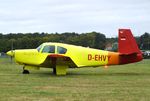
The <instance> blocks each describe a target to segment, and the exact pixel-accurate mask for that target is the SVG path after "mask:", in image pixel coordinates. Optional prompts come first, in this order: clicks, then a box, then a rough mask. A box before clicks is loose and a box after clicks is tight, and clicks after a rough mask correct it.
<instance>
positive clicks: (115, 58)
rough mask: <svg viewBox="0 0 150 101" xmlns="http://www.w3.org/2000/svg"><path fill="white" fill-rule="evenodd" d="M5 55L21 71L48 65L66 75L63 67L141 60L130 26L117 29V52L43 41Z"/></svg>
mask: <svg viewBox="0 0 150 101" xmlns="http://www.w3.org/2000/svg"><path fill="white" fill-rule="evenodd" d="M7 54H8V55H9V56H13V57H14V58H15V61H16V62H17V63H19V64H21V65H24V66H23V74H29V70H30V69H39V68H40V67H45V68H52V69H53V73H54V74H56V75H66V72H67V68H78V67H98V66H102V65H104V66H105V65H122V64H128V63H134V62H138V61H141V60H142V59H143V58H142V53H141V51H140V50H139V48H138V46H137V44H136V41H135V39H134V37H133V35H132V33H131V31H130V29H119V38H118V52H110V51H104V50H98V49H92V48H87V47H81V46H75V45H69V44H63V43H52V42H47V43H43V44H42V45H40V46H39V47H38V48H36V49H22V50H12V51H8V52H7Z"/></svg>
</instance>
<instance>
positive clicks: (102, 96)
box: [0, 58, 150, 101]
mask: <svg viewBox="0 0 150 101" xmlns="http://www.w3.org/2000/svg"><path fill="white" fill-rule="evenodd" d="M0 101H150V60H143V61H142V62H139V63H135V64H128V65H121V66H109V67H108V68H107V69H104V68H102V67H100V68H92V67H89V68H79V69H69V70H68V73H67V75H66V76H55V75H53V74H52V70H51V69H45V68H42V69H40V70H39V71H36V70H31V71H30V74H29V75H23V74H22V66H20V65H17V64H15V63H12V64H11V62H10V59H8V58H1V59H0Z"/></svg>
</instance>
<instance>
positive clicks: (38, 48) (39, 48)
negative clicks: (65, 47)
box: [36, 44, 43, 52]
mask: <svg viewBox="0 0 150 101" xmlns="http://www.w3.org/2000/svg"><path fill="white" fill-rule="evenodd" d="M42 46H43V44H41V45H40V46H39V47H37V48H36V49H37V50H38V52H40V50H41V48H42Z"/></svg>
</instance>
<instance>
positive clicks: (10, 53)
mask: <svg viewBox="0 0 150 101" xmlns="http://www.w3.org/2000/svg"><path fill="white" fill-rule="evenodd" d="M13 48H14V47H13V41H12V42H11V50H10V51H8V52H7V53H6V54H7V55H9V56H10V59H11V63H12V58H13V56H14V54H15V51H14V50H13Z"/></svg>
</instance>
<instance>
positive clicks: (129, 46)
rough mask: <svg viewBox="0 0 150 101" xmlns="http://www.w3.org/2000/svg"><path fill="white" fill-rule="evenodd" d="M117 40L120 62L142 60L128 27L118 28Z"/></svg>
mask: <svg viewBox="0 0 150 101" xmlns="http://www.w3.org/2000/svg"><path fill="white" fill-rule="evenodd" d="M118 42H119V45H118V46H119V47H118V52H119V53H120V64H126V63H132V62H138V61H141V60H142V53H141V51H140V50H139V48H138V46H137V44H136V40H135V39H134V37H133V35H132V32H131V30H130V29H119V39H118Z"/></svg>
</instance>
